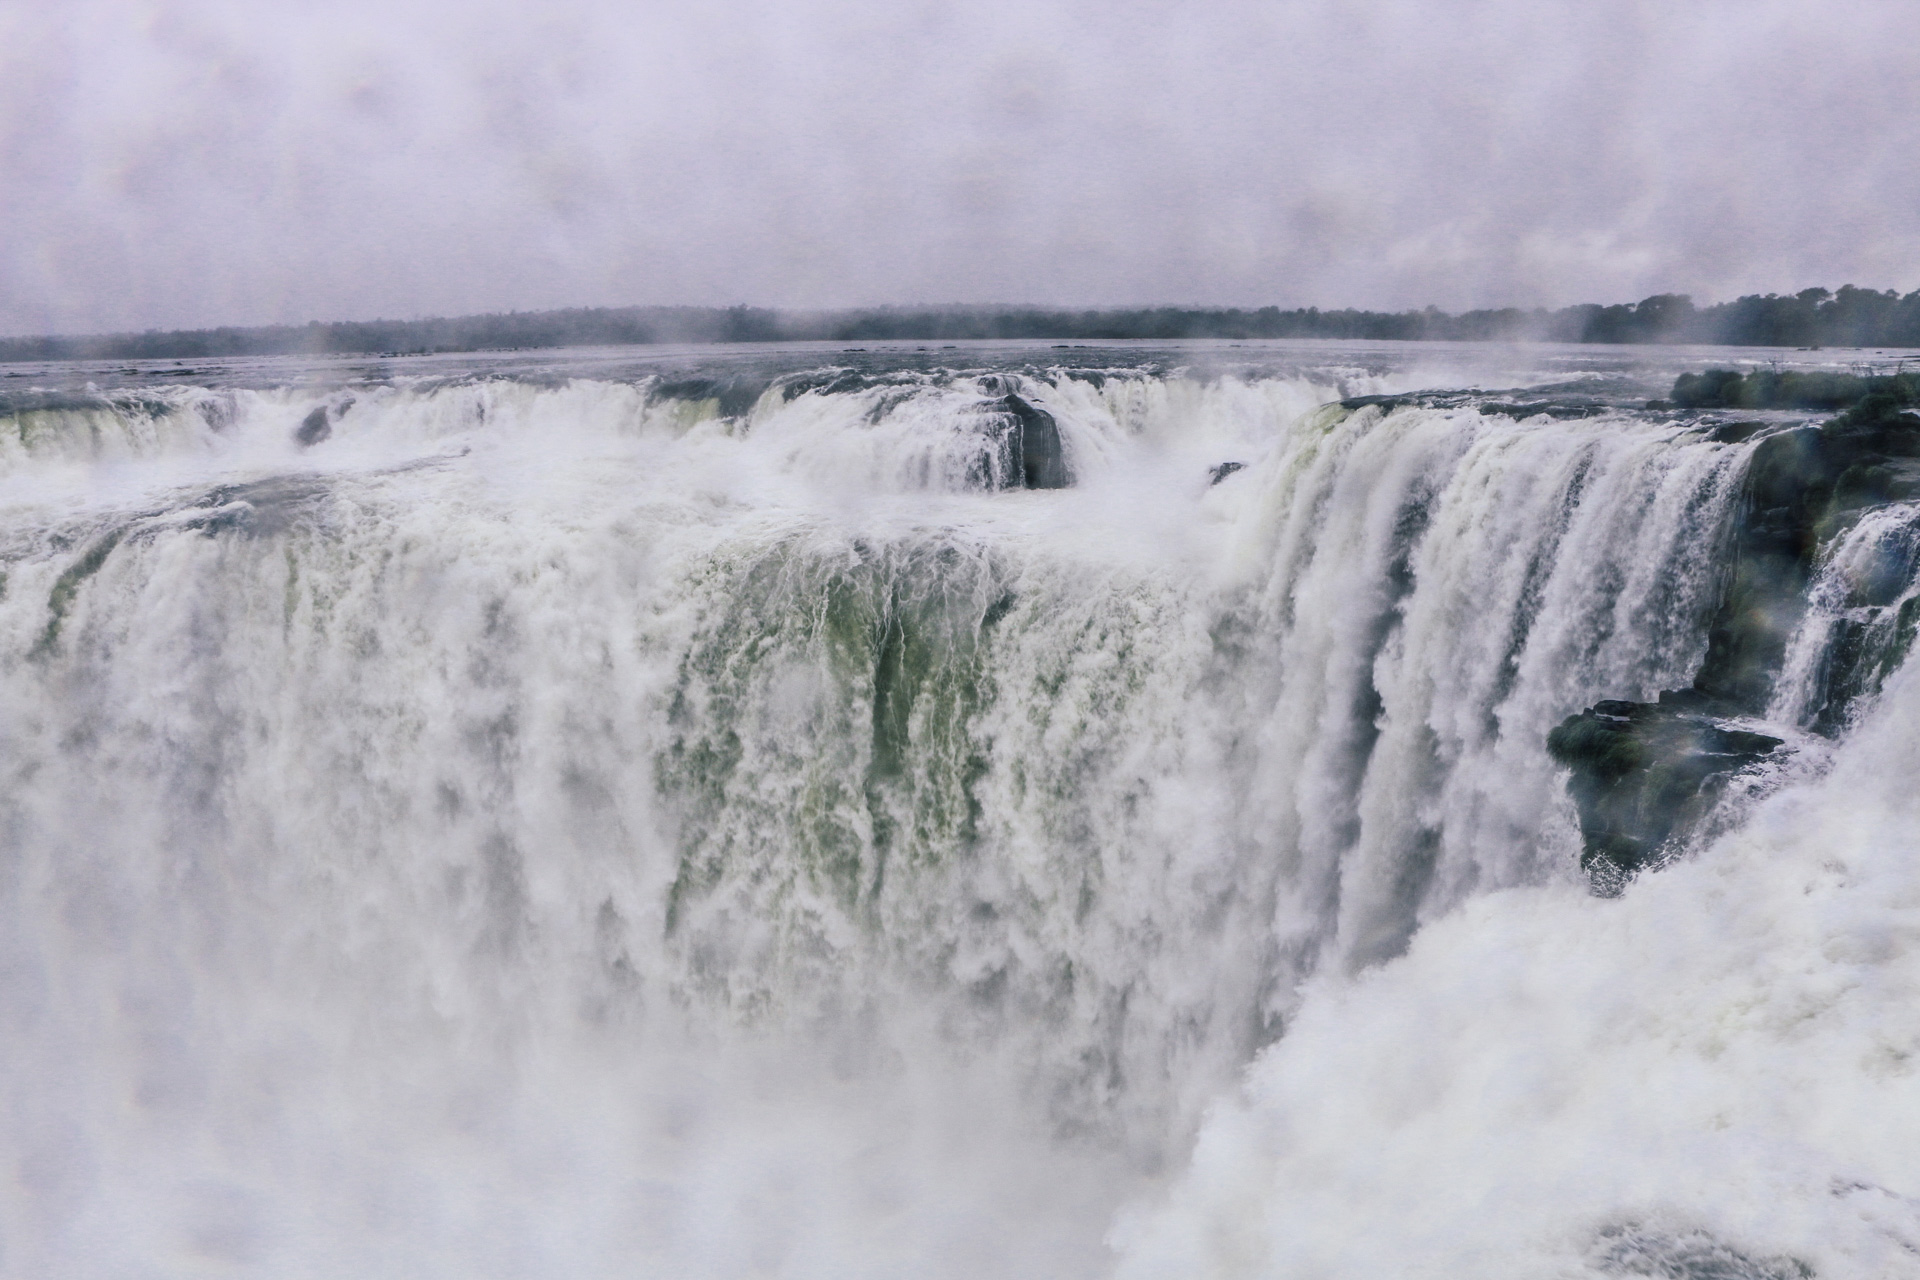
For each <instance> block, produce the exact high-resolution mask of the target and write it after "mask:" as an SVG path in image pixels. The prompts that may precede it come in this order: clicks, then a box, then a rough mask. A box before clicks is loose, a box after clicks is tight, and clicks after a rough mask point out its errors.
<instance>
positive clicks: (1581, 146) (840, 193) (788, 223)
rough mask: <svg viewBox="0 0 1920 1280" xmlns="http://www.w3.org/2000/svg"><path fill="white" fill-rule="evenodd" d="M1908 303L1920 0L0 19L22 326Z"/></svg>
mask: <svg viewBox="0 0 1920 1280" xmlns="http://www.w3.org/2000/svg"><path fill="white" fill-rule="evenodd" d="M1844 282H1853V283H1857V284H1861V285H1865V286H1870V287H1876V288H1897V289H1900V290H1901V291H1903V292H1904V291H1907V290H1910V289H1914V288H1916V287H1920V3H1916V2H1915V0H1665V2H1664V3H1642V2H1641V0H1582V2H1580V3H1559V2H1557V0H1417V2H1416V0H1225V2H1222V3H1213V4H1207V3H1199V2H1196V0H1187V2H1185V3H1163V2H1161V0H1102V2H1101V3H1079V2H1077V0H1022V2H1018V3H1014V2H1008V3H1000V2H997V0H996V2H984V3H972V2H968V0H946V2H944V3H922V2H921V0H698V2H695V0H670V2H664V0H644V2H641V3H632V2H627V3H616V2H614V0H539V2H538V3H536V2H534V0H513V2H506V0H462V2H460V3H452V2H449V0H377V2H362V0H334V2H332V3H324V4H322V3H293V2H290V0H288V2H279V0H233V2H229V0H146V2H137V0H62V2H61V3H58V4H54V3H46V2H45V0H0V332H4V333H13V334H17V333H39V332H87V331H98V330H114V329H127V328H133V329H140V328H148V327H162V328H166V327H176V326H200V325H212V324H223V323H238V324H256V323H268V322H280V321H295V322H300V321H306V320H309V319H316V318H317V319H354V318H372V317H378V316H385V317H407V316H419V315H432V314H459V313H466V312H474V311H489V310H506V309H512V308H519V309H523V310H524V309H533V308H545V307H560V306H579V305H594V306H600V305H632V304H651V303H696V304H731V303H736V302H749V303H754V304H758V305H765V306H790V307H834V306H846V305H865V304H874V303H916V302H947V301H962V302H979V301H1005V302H1035V303H1051V304H1072V305H1114V304H1140V303H1157V302H1168V303H1197V304H1231V305H1255V306H1257V305H1265V304H1269V303H1275V304H1280V305H1284V306H1295V305H1300V306H1305V305H1318V306H1322V307H1327V306H1343V305H1352V306H1366V307H1395V308H1397V307H1403V306H1422V305H1426V304H1429V303H1432V304H1437V305H1439V306H1442V307H1445V308H1448V309H1458V308H1464V307H1470V306H1481V305H1504V304H1519V305H1535V304H1546V305H1560V304H1565V303H1569V302H1576V301H1589V300H1591V301H1624V300H1632V299H1636V298H1639V297H1642V296H1644V295H1646V294H1649V293H1655V292H1662V291H1678V292H1691V293H1693V294H1694V295H1695V296H1696V298H1698V299H1699V300H1701V301H1708V300H1717V299H1721V298H1725V297H1730V296H1733V295H1735V294H1738V293H1745V292H1756V291H1758V292H1771V291H1779V292H1792V291H1795V290H1798V289H1801V288H1804V287H1806V286H1808V285H1814V284H1821V285H1827V286H1837V285H1839V284H1841V283H1844Z"/></svg>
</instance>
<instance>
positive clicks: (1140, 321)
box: [0, 285, 1920, 361]
mask: <svg viewBox="0 0 1920 1280" xmlns="http://www.w3.org/2000/svg"><path fill="white" fill-rule="evenodd" d="M975 338H980V339H995V338H1000V339H1016V338H1036V339H1051V340H1054V341H1066V342H1071V341H1083V342H1100V341H1110V340H1113V339H1125V338H1140V339H1158V340H1167V339H1178V338H1348V339H1352V338H1387V339H1403V340H1414V341H1420V340H1427V341H1435V340H1466V341H1486V340H1489V339H1509V340H1527V341H1541V342H1623V343H1660V342H1693V343H1709V344H1719V345H1726V346H1763V347H1811V346H1823V347H1920V290H1915V291H1914V292H1912V293H1909V294H1907V295H1906V296H1904V297H1902V296H1901V295H1899V294H1898V293H1895V292H1893V291H1892V290H1888V291H1886V292H1876V291H1874V290H1872V289H1857V288H1855V287H1854V286H1852V285H1846V286H1844V287H1842V288H1841V289H1840V291H1839V292H1837V293H1834V292H1830V291H1828V290H1826V289H1803V290H1801V291H1800V292H1799V293H1796V294H1792V295H1790V296H1781V295H1778V294H1771V293H1769V294H1766V295H1764V296H1762V295H1760V294H1753V295H1750V296H1748V297H1744V298H1739V299H1737V300H1735V301H1733V302H1723V303H1718V304H1716V305H1713V306H1708V307H1696V306H1694V305H1693V300H1692V299H1691V298H1689V297H1687V296H1686V295H1684V294H1671V293H1663V294H1658V295H1656V296H1654V297H1651V298H1646V299H1643V300H1642V301H1640V302H1636V303H1622V304H1619V305H1616V306H1611V307H1603V306H1600V305H1598V304H1595V303H1588V304H1585V305H1582V306H1576V307H1564V308H1562V309H1560V310H1558V311H1549V310H1545V309H1543V308H1535V309H1533V310H1522V309H1520V308H1517V307H1507V308H1504V309H1501V310H1493V311H1467V312H1463V313H1461V314H1458V315H1452V314H1448V313H1447V312H1443V311H1439V310H1437V309H1435V308H1432V307H1428V308H1427V309H1426V310H1424V311H1401V312H1385V311H1354V310H1343V311H1322V310H1320V309H1319V308H1317V307H1307V308H1304V309H1300V308H1296V309H1294V310H1291V311H1283V310H1281V309H1280V308H1279V307H1261V308H1259V309H1258V310H1242V309H1240V308H1224V309H1223V308H1187V307H1148V308H1138V309H1114V310H1098V311H1063V310H1048V309H1043V308H1038V307H976V306H956V307H883V308H878V309H874V310H865V311H833V312H796V311H768V310H763V309H761V308H757V307H727V308H718V307H620V308H604V307H598V308H574V309H571V310H567V311H515V312H510V313H507V314H502V315H483V316H460V317H456V318H453V319H432V320H373V321H345V322H339V323H333V324H322V323H320V322H318V321H315V322H314V323H312V324H307V325H275V326H270V327H266V328H254V329H237V328H222V329H192V330H174V331H171V332H161V331H157V330H149V331H147V332H146V333H116V334H105V335H99V336H93V337H64V338H62V337H55V338H0V361H10V360H78V359H95V360H99V359H106V360H141V359H203V358H206V357H211V356H252V355H328V354H379V353H395V354H421V353H426V352H438V351H491V350H516V349H524V348H538V347H571V346H613V345H629V344H647V343H668V342H781V341H797V340H807V339H821V340H827V341H833V342H870V341H884V340H887V339H904V340H908V341H921V342H954V341H960V340H963V339H975Z"/></svg>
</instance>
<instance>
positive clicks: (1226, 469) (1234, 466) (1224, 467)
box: [1207, 462, 1247, 488]
mask: <svg viewBox="0 0 1920 1280" xmlns="http://www.w3.org/2000/svg"><path fill="white" fill-rule="evenodd" d="M1246 469H1247V464H1246V463H1244V462H1223V463H1221V464H1220V465H1219V466H1217V467H1209V468H1207V471H1208V473H1209V474H1210V475H1212V476H1213V484H1219V483H1220V482H1221V481H1222V480H1225V479H1226V478H1227V477H1228V476H1230V475H1232V474H1233V473H1234V472H1236V471H1245V470H1246ZM1208 487H1209V488H1211V487H1212V486H1211V485H1209V486H1208Z"/></svg>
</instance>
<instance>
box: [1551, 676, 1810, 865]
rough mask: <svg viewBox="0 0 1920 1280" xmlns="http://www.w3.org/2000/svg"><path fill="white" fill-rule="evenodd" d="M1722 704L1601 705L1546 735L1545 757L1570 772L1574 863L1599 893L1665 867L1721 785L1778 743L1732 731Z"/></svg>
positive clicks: (1677, 700) (1701, 699)
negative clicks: (1575, 823) (1577, 848)
mask: <svg viewBox="0 0 1920 1280" xmlns="http://www.w3.org/2000/svg"><path fill="white" fill-rule="evenodd" d="M1723 711H1724V704H1721V703H1718V702H1716V701H1715V700H1714V699H1712V698H1711V697H1709V696H1708V695H1706V694H1704V693H1701V692H1700V691H1699V690H1697V689H1685V690H1676V691H1674V692H1672V693H1665V694H1662V695H1661V696H1660V701H1659V702H1623V701H1612V700H1609V701H1603V702H1599V703H1596V704H1595V705H1593V706H1591V707H1589V708H1587V710H1585V711H1582V712H1581V713H1580V714H1578V715H1573V716H1568V717H1567V718H1566V719H1565V720H1563V721H1561V722H1560V724H1559V725H1558V726H1557V727H1556V728H1555V729H1554V730H1553V732H1552V733H1550V734H1548V735H1547V753H1548V754H1549V755H1551V756H1552V757H1553V759H1554V760H1555V761H1556V762H1557V763H1559V764H1562V765H1565V766H1566V767H1567V768H1569V769H1571V770H1573V777H1572V778H1571V779H1569V780H1568V782H1567V792H1568V794H1569V795H1571V796H1572V797H1573V802H1574V804H1575V806H1576V807H1578V809H1579V811H1580V830H1581V834H1582V835H1583V836H1584V837H1585V841H1586V848H1585V851H1584V852H1583V853H1582V854H1581V857H1580V865H1581V868H1582V869H1583V870H1585V871H1586V873H1587V875H1588V876H1589V877H1590V878H1591V880H1592V881H1593V886H1594V888H1595V890H1596V891H1598V892H1602V893H1614V892H1618V890H1619V887H1620V886H1621V885H1622V884H1623V883H1624V882H1625V880H1626V878H1627V877H1628V876H1630V875H1632V874H1633V873H1634V872H1636V871H1640V870H1642V869H1643V868H1645V867H1648V866H1651V865H1653V864H1656V863H1658V862H1659V861H1661V860H1662V859H1663V857H1664V855H1665V853H1666V851H1667V849H1668V848H1669V847H1670V845H1671V843H1672V842H1673V841H1675V840H1676V839H1677V838H1679V837H1683V836H1685V835H1686V834H1687V833H1688V832H1689V831H1691V830H1692V829H1693V828H1694V827H1695V826H1696V825H1697V824H1698V823H1699V821H1700V819H1701V818H1703V817H1704V816H1706V813H1707V811H1708V810H1709V809H1711V808H1712V807H1713V804H1714V802H1715V801H1717V800H1718V799H1719V798H1720V795H1721V793H1722V792H1723V791H1724V789H1725V787H1726V784H1727V782H1728V781H1729V780H1730V779H1731V778H1732V777H1733V775H1735V774H1736V773H1738V772H1740V771H1741V770H1743V769H1747V768H1750V767H1751V766H1753V765H1755V764H1757V763H1759V762H1760V761H1762V760H1764V759H1766V758H1767V757H1768V756H1770V755H1772V754H1773V753H1774V752H1775V751H1776V750H1777V749H1779V748H1780V747H1781V746H1782V745H1783V743H1784V739H1781V738H1776V737H1773V736H1771V735H1768V734H1764V733H1756V732H1754V731H1752V730H1750V729H1742V728H1739V727H1737V726H1735V725H1732V724H1729V723H1728V722H1727V721H1726V719H1725V718H1724V716H1723V715H1722V714H1720V713H1721V712H1723Z"/></svg>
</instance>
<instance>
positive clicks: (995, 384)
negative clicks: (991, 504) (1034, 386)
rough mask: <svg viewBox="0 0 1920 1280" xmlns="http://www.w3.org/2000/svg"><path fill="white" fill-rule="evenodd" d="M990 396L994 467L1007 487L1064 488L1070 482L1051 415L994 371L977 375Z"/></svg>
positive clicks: (1064, 457)
mask: <svg viewBox="0 0 1920 1280" xmlns="http://www.w3.org/2000/svg"><path fill="white" fill-rule="evenodd" d="M980 386H981V389H982V390H983V391H985V392H986V393H987V394H988V395H989V396H991V397H993V398H992V399H991V400H990V401H989V402H988V404H987V411H988V413H989V415H990V416H991V417H992V419H993V420H994V425H993V426H992V427H991V428H990V430H991V431H992V432H993V434H994V435H995V437H996V440H995V448H996V450H997V452H998V458H997V463H998V465H997V466H996V467H995V468H994V470H995V471H996V472H997V473H998V475H999V476H1001V477H1003V478H1004V483H1005V484H1006V486H1007V487H1009V488H1026V489H1065V488H1067V487H1068V486H1070V485H1072V483H1073V473H1072V472H1071V471H1069V470H1068V469H1067V459H1066V452H1065V450H1064V449H1063V448H1062V446H1061V443H1060V428H1059V425H1058V424H1057V423H1055V422H1054V420H1053V415H1052V414H1050V413H1048V412H1047V411H1046V410H1045V409H1042V408H1039V407H1038V406H1037V405H1034V404H1033V403H1031V402H1030V401H1028V400H1027V399H1026V398H1025V397H1023V396H1021V395H1020V394H1019V393H1018V391H1017V390H1015V387H1014V380H1013V379H1011V378H1006V377H1002V376H1000V375H998V374H989V375H988V376H986V377H984V378H982V379H980Z"/></svg>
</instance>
